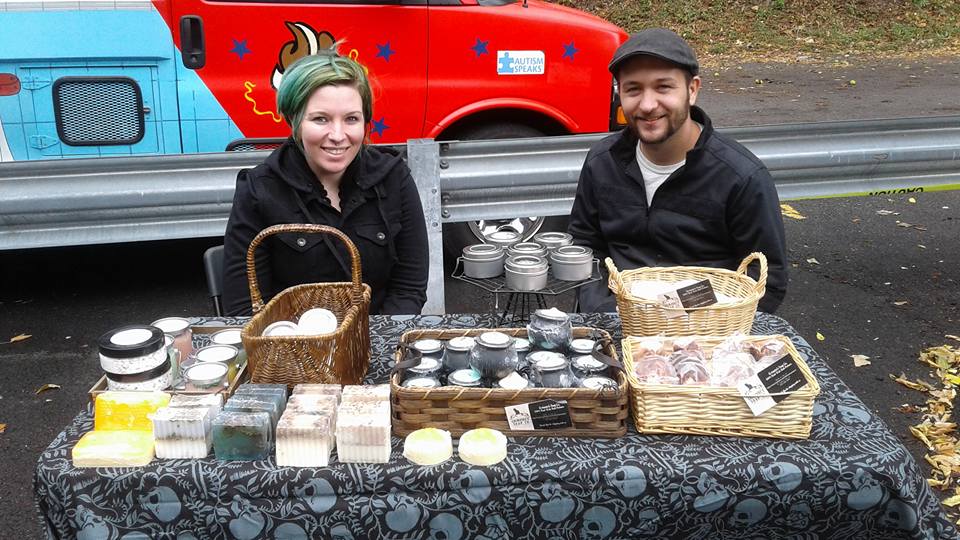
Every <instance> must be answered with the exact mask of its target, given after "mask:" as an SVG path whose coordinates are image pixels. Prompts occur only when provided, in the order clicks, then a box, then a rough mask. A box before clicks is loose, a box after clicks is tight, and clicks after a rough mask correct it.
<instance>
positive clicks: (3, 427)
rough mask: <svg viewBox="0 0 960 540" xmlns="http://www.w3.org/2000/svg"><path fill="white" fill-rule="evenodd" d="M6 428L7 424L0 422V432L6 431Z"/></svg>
mask: <svg viewBox="0 0 960 540" xmlns="http://www.w3.org/2000/svg"><path fill="white" fill-rule="evenodd" d="M6 430H7V425H6V424H0V433H3V432H4V431H6Z"/></svg>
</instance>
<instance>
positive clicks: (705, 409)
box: [622, 335, 820, 439]
mask: <svg viewBox="0 0 960 540" xmlns="http://www.w3.org/2000/svg"><path fill="white" fill-rule="evenodd" d="M696 339H697V341H698V342H699V343H700V345H701V346H702V347H703V348H704V350H705V351H710V350H712V349H713V348H714V347H716V346H717V345H719V344H720V343H721V342H722V341H723V340H724V339H725V338H723V337H717V336H711V337H701V336H698V337H696ZM748 339H749V340H751V341H767V340H770V339H776V340H778V341H781V342H783V344H784V350H785V351H786V352H787V353H788V354H789V355H790V356H792V357H793V359H794V360H795V361H796V362H797V365H798V366H799V367H800V371H801V373H803V376H804V377H805V378H806V380H807V385H806V386H804V387H803V388H801V389H799V390H797V391H796V392H795V393H793V394H791V395H790V396H789V397H787V398H786V399H784V400H783V401H781V402H780V403H777V404H776V405H775V406H774V407H773V408H772V409H770V410H768V411H766V412H765V413H763V414H762V415H760V416H754V415H753V412H751V411H750V408H749V407H748V406H747V404H746V402H745V401H744V399H743V397H742V396H741V395H740V392H739V391H738V390H737V389H736V388H723V387H714V386H700V385H676V384H646V383H641V382H640V381H639V380H638V379H637V377H636V375H634V369H633V368H634V365H633V355H632V348H633V347H634V346H635V345H636V344H637V343H638V342H639V341H640V340H639V339H638V338H635V337H634V338H626V339H624V340H623V342H622V343H623V357H624V366H625V367H626V371H627V378H628V379H629V381H630V401H631V402H632V403H631V404H632V409H633V421H634V424H635V425H636V428H637V431H638V432H640V433H669V434H674V435H676V434H682V435H731V436H736V437H772V438H779V439H806V438H807V437H809V436H810V428H811V426H812V422H813V421H812V418H813V400H814V399H815V398H816V397H817V395H818V394H820V385H819V384H817V379H816V377H814V376H813V373H812V372H811V371H810V368H809V366H807V364H806V362H804V361H803V358H801V357H800V353H798V352H797V349H796V347H794V346H793V343H792V342H791V341H790V339H789V338H787V337H785V336H780V335H775V336H750V337H749V338H748Z"/></svg>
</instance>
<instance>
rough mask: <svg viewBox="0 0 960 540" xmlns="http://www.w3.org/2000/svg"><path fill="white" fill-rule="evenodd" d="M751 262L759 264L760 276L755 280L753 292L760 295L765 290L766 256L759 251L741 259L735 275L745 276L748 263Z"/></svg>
mask: <svg viewBox="0 0 960 540" xmlns="http://www.w3.org/2000/svg"><path fill="white" fill-rule="evenodd" d="M753 261H759V262H760V275H759V276H758V278H757V286H756V287H755V288H754V291H755V292H756V293H759V294H761V295H762V294H763V292H764V291H765V290H766V288H767V256H766V255H764V254H763V253H761V252H759V251H755V252H753V253H751V254H749V255H747V256H746V257H745V258H744V259H743V262H741V263H740V266H739V267H738V268H737V273H738V274H744V275H746V273H747V268H748V267H749V266H750V263H752V262H753Z"/></svg>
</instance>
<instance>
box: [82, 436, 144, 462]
mask: <svg viewBox="0 0 960 540" xmlns="http://www.w3.org/2000/svg"><path fill="white" fill-rule="evenodd" d="M72 455H73V466H74V467H142V466H144V465H148V464H149V463H150V462H151V461H153V435H152V434H151V433H150V432H149V431H142V430H111V431H91V432H89V433H87V434H85V435H84V436H83V437H80V440H79V441H77V444H76V446H74V447H73V452H72Z"/></svg>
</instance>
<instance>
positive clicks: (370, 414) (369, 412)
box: [337, 402, 390, 445]
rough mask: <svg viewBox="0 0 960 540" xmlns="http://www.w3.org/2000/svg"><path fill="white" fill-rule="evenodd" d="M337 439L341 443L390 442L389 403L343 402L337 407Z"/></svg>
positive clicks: (379, 443)
mask: <svg viewBox="0 0 960 540" xmlns="http://www.w3.org/2000/svg"><path fill="white" fill-rule="evenodd" d="M337 441H338V442H339V443H340V444H353V445H381V444H387V445H389V444H390V405H389V404H388V403H385V402H382V403H349V402H343V403H341V404H340V407H339V408H338V409H337Z"/></svg>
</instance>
